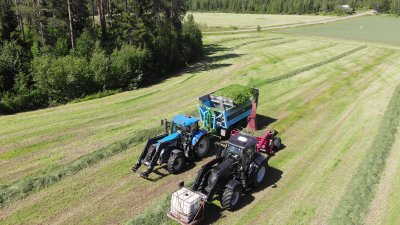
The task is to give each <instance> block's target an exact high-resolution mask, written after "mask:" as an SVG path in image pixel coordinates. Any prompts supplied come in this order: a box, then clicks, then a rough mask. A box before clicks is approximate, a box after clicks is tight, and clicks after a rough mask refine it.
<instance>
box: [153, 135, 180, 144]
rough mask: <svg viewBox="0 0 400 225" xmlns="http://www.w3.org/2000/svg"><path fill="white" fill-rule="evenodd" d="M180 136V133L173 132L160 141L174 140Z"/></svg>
mask: <svg viewBox="0 0 400 225" xmlns="http://www.w3.org/2000/svg"><path fill="white" fill-rule="evenodd" d="M179 136H180V134H179V133H172V134H170V135H168V136H166V137H164V138H163V139H161V140H159V141H158V142H159V143H161V142H167V141H172V140H174V139H177V138H178V137H179Z"/></svg>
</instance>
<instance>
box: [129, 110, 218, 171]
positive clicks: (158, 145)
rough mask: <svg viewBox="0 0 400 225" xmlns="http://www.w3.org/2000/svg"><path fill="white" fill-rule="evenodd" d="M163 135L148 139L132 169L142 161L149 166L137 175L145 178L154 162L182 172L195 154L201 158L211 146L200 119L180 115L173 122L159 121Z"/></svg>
mask: <svg viewBox="0 0 400 225" xmlns="http://www.w3.org/2000/svg"><path fill="white" fill-rule="evenodd" d="M161 125H162V126H165V134H163V135H160V136H157V137H154V138H151V139H149V140H148V141H147V144H146V146H145V147H144V149H143V152H142V154H141V155H140V157H139V159H138V161H137V163H136V165H135V166H134V167H132V170H133V171H134V172H136V171H137V170H138V169H139V167H140V166H141V165H142V164H144V165H146V166H147V167H148V168H147V170H146V171H145V172H142V173H141V174H140V175H141V176H142V177H144V178H147V177H148V176H149V174H150V173H151V172H152V171H153V169H154V167H155V166H156V165H163V164H166V165H167V170H168V171H169V172H170V173H172V174H177V173H179V172H181V171H182V170H183V169H184V167H185V166H186V164H187V163H188V162H193V161H194V160H195V158H196V157H198V158H203V157H205V156H206V155H207V153H208V150H209V149H210V138H209V136H208V133H207V131H205V130H202V129H200V128H199V119H198V118H196V117H192V116H188V115H183V114H179V115H177V116H175V117H174V118H173V120H172V122H168V121H167V120H162V121H161Z"/></svg>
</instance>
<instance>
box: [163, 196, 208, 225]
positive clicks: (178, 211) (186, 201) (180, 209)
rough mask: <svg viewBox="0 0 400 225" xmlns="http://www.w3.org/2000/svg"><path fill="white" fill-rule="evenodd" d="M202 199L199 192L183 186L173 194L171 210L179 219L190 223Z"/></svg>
mask: <svg viewBox="0 0 400 225" xmlns="http://www.w3.org/2000/svg"><path fill="white" fill-rule="evenodd" d="M200 200H201V198H200V195H199V194H197V193H195V192H193V191H191V190H189V189H187V188H181V189H179V190H178V191H176V192H174V193H173V194H172V199H171V211H170V212H171V214H173V215H174V216H175V217H177V218H178V219H179V220H181V221H184V222H186V223H189V222H190V221H191V220H192V219H193V218H194V217H195V216H196V213H197V212H198V210H199V208H200Z"/></svg>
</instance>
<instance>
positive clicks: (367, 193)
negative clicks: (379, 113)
mask: <svg viewBox="0 0 400 225" xmlns="http://www.w3.org/2000/svg"><path fill="white" fill-rule="evenodd" d="M399 124H400V84H399V85H397V87H396V89H395V92H394V94H393V96H392V98H391V100H390V103H389V106H388V108H387V110H386V112H385V114H384V117H383V121H382V122H381V124H380V127H379V130H378V134H377V135H376V136H375V138H374V142H373V144H372V145H371V146H370V147H369V148H368V149H367V154H366V156H365V158H364V159H363V161H362V162H361V164H360V166H359V168H358V170H357V173H356V174H354V175H353V179H352V180H351V182H350V183H349V184H348V186H347V190H346V193H345V195H344V196H343V197H342V199H341V200H340V203H339V205H338V207H337V208H336V209H335V211H334V213H333V217H332V218H331V219H330V220H329V223H330V224H363V223H364V217H365V215H366V214H367V213H368V210H369V206H370V203H371V201H372V200H373V198H374V196H375V193H376V187H377V185H378V184H379V181H380V179H381V176H382V172H383V170H384V168H385V164H386V160H387V158H388V156H389V152H390V150H391V149H392V146H393V144H394V142H395V139H396V133H397V131H398V128H397V127H398V126H399ZM393 150H396V149H393Z"/></svg>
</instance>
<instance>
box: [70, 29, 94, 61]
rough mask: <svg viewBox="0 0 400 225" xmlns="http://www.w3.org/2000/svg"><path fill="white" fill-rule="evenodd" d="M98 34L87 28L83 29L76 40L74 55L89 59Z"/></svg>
mask: <svg viewBox="0 0 400 225" xmlns="http://www.w3.org/2000/svg"><path fill="white" fill-rule="evenodd" d="M97 39H98V35H97V34H96V33H95V32H94V31H92V30H89V29H85V30H84V31H83V32H82V34H81V36H80V37H79V38H78V39H77V40H76V46H75V49H74V53H75V55H76V56H79V57H83V58H86V59H89V58H90V57H91V56H92V52H93V49H95V46H96V40H97Z"/></svg>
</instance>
